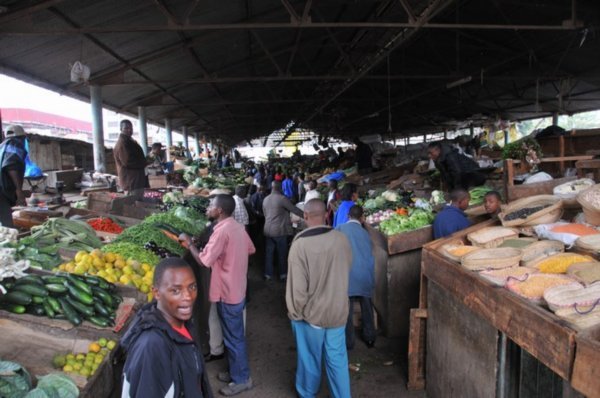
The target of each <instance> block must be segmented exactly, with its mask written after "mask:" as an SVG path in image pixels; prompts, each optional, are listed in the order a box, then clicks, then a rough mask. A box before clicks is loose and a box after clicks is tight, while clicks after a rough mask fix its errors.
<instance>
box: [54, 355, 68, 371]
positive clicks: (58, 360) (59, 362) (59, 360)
mask: <svg viewBox="0 0 600 398" xmlns="http://www.w3.org/2000/svg"><path fill="white" fill-rule="evenodd" d="M52 364H53V365H54V367H55V368H62V367H63V366H65V365H66V364H67V357H66V356H64V355H60V354H59V355H56V356H55V357H54V358H53V359H52Z"/></svg>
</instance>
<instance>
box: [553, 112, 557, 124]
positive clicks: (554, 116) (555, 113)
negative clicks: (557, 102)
mask: <svg viewBox="0 0 600 398" xmlns="http://www.w3.org/2000/svg"><path fill="white" fill-rule="evenodd" d="M552 125H553V126H558V112H554V113H553V114H552Z"/></svg>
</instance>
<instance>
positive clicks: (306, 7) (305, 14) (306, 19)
mask: <svg viewBox="0 0 600 398" xmlns="http://www.w3.org/2000/svg"><path fill="white" fill-rule="evenodd" d="M573 1H575V0H573ZM311 7H312V0H307V2H306V4H305V5H304V11H303V12H302V22H310V16H309V14H310V8H311Z"/></svg>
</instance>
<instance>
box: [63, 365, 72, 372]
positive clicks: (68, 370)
mask: <svg viewBox="0 0 600 398" xmlns="http://www.w3.org/2000/svg"><path fill="white" fill-rule="evenodd" d="M62 370H63V372H72V371H73V366H71V365H65V366H63V368H62Z"/></svg>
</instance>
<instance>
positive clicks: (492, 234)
mask: <svg viewBox="0 0 600 398" xmlns="http://www.w3.org/2000/svg"><path fill="white" fill-rule="evenodd" d="M518 236H519V232H518V231H517V230H516V229H512V228H504V227H487V228H482V229H480V230H479V231H475V232H471V233H470V234H468V235H467V239H468V240H469V242H471V244H473V246H478V247H483V248H486V249H489V248H494V247H497V246H500V245H501V244H502V243H503V242H504V241H505V240H507V239H513V238H517V237H518Z"/></svg>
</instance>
